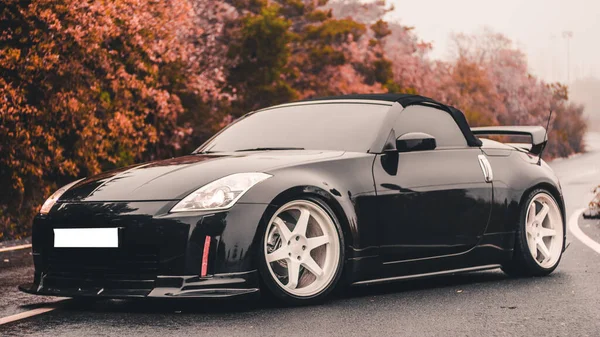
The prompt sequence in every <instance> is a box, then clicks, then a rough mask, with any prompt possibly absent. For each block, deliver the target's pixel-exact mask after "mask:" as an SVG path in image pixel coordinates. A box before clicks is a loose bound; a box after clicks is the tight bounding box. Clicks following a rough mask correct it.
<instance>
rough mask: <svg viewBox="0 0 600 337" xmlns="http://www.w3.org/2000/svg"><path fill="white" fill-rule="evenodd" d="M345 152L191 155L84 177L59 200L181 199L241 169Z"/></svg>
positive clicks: (274, 166)
mask: <svg viewBox="0 0 600 337" xmlns="http://www.w3.org/2000/svg"><path fill="white" fill-rule="evenodd" d="M342 154H343V152H339V151H338V152H334V151H309V150H301V151H298V150H294V151H262V152H247V153H243V154H240V153H230V154H207V155H201V154H196V155H189V156H184V157H178V158H172V159H167V160H161V161H156V162H151V163H146V164H140V165H135V166H130V167H126V168H122V169H118V170H114V171H110V172H106V173H102V174H100V175H97V176H94V177H91V178H87V179H84V180H82V181H80V182H79V183H77V184H76V185H74V186H73V187H71V188H70V189H69V190H68V191H67V192H65V193H64V194H63V195H62V196H61V198H60V201H150V200H179V199H182V198H184V197H185V196H187V195H188V194H189V193H191V192H193V191H194V190H196V189H198V188H200V187H202V186H204V185H206V184H208V183H210V182H211V181H214V180H216V179H219V178H221V177H224V176H227V175H230V174H234V173H242V172H268V171H270V170H274V169H277V168H282V167H287V166H294V165H298V164H303V163H306V162H313V161H321V160H328V159H330V158H335V157H339V156H341V155H342Z"/></svg>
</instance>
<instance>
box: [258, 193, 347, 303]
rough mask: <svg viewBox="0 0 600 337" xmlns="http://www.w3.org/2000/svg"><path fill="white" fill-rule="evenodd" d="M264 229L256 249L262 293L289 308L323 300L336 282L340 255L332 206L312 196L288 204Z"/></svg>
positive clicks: (339, 235)
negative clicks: (266, 293)
mask: <svg viewBox="0 0 600 337" xmlns="http://www.w3.org/2000/svg"><path fill="white" fill-rule="evenodd" d="M298 226H300V227H298ZM263 227H265V228H263V229H262V232H263V233H262V235H261V237H260V238H261V239H260V243H259V248H258V250H259V254H258V267H259V268H258V269H259V273H260V276H261V281H262V282H261V283H262V285H263V288H266V289H263V292H264V291H265V290H266V291H267V292H269V293H270V294H271V295H273V296H272V297H274V298H275V299H277V300H279V302H284V303H285V304H288V305H307V304H314V303H318V302H321V301H322V300H324V299H325V298H326V297H327V296H328V295H329V294H330V293H331V291H332V290H333V289H334V288H335V287H336V285H337V283H338V282H339V280H340V277H341V275H342V269H343V261H344V251H345V249H344V247H345V244H344V235H343V231H342V228H341V226H340V223H339V221H338V219H337V217H336V216H335V214H334V213H333V211H332V210H331V208H329V207H328V206H327V205H326V204H325V203H324V202H322V201H320V200H319V199H316V198H308V197H307V198H301V199H296V200H292V201H290V202H288V203H286V204H285V205H283V206H281V207H280V208H279V209H278V210H277V211H275V213H274V214H273V216H272V217H271V218H270V220H269V222H268V223H267V224H266V226H263ZM294 280H295V281H294Z"/></svg>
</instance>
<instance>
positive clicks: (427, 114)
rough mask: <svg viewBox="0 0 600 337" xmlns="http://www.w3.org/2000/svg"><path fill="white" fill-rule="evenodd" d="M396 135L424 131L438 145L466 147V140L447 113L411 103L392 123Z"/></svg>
mask: <svg viewBox="0 0 600 337" xmlns="http://www.w3.org/2000/svg"><path fill="white" fill-rule="evenodd" d="M394 130H395V131H396V137H399V136H401V135H403V134H405V133H407V132H424V133H428V134H430V135H432V136H434V137H435V140H436V142H437V146H438V148H439V147H466V146H467V141H466V140H465V137H464V135H463V134H462V132H461V131H460V129H459V128H458V125H456V122H455V121H454V119H453V118H452V116H450V114H449V113H447V112H445V111H442V110H438V109H435V108H431V107H426V106H421V105H412V106H409V107H407V108H406V109H404V110H402V112H401V113H400V116H398V119H396V122H395V123H394Z"/></svg>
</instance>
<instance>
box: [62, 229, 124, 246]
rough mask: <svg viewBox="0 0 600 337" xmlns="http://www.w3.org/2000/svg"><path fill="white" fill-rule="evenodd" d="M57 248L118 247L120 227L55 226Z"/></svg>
mask: <svg viewBox="0 0 600 337" xmlns="http://www.w3.org/2000/svg"><path fill="white" fill-rule="evenodd" d="M54 247H55V248H118V247H119V229H118V228H55V229H54Z"/></svg>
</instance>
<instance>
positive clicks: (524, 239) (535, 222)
mask: <svg viewBox="0 0 600 337" xmlns="http://www.w3.org/2000/svg"><path fill="white" fill-rule="evenodd" d="M525 206H526V207H525V208H523V210H522V214H521V219H522V220H521V224H520V227H519V229H518V230H517V237H516V242H515V256H514V257H513V260H512V261H511V262H510V263H508V264H506V265H505V266H504V267H503V270H504V271H505V272H507V273H508V274H511V275H518V276H526V275H534V276H538V275H547V274H549V273H551V272H552V271H553V270H554V269H555V268H556V266H557V265H558V262H559V261H560V258H561V255H562V252H563V247H564V222H563V217H562V212H561V209H560V207H559V206H558V203H557V202H556V200H555V199H554V197H552V195H550V194H549V193H548V192H547V191H544V190H536V191H533V192H532V193H531V194H530V195H529V198H528V199H527V202H526V203H525Z"/></svg>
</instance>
